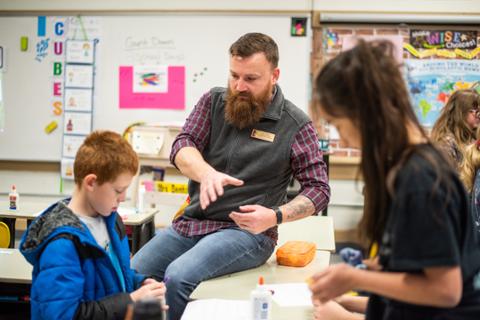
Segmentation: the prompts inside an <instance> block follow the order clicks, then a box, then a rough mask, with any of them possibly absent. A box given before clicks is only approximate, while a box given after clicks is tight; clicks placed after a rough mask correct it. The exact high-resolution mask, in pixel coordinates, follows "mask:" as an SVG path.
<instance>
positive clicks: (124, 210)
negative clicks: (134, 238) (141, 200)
mask: <svg viewBox="0 0 480 320" xmlns="http://www.w3.org/2000/svg"><path fill="white" fill-rule="evenodd" d="M117 212H118V214H119V215H120V217H122V218H123V219H125V218H127V217H128V216H131V215H134V214H137V213H138V210H137V208H135V207H122V206H120V207H118V209H117Z"/></svg>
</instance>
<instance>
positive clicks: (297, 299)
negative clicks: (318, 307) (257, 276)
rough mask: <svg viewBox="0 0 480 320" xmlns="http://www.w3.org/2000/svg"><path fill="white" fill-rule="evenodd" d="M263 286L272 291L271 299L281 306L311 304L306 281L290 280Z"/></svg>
mask: <svg viewBox="0 0 480 320" xmlns="http://www.w3.org/2000/svg"><path fill="white" fill-rule="evenodd" d="M265 288H267V289H268V290H272V291H273V295H272V300H273V301H275V303H277V304H278V305H279V306H281V307H303V306H312V305H313V304H312V292H311V291H310V290H309V289H308V286H307V284H306V283H303V282H294V283H293V282H292V283H282V284H268V285H265Z"/></svg>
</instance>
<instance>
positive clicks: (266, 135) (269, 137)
mask: <svg viewBox="0 0 480 320" xmlns="http://www.w3.org/2000/svg"><path fill="white" fill-rule="evenodd" d="M250 137H252V138H255V139H260V140H263V141H268V142H273V140H275V134H273V133H270V132H267V131H262V130H257V129H253V130H252V134H251V135H250Z"/></svg>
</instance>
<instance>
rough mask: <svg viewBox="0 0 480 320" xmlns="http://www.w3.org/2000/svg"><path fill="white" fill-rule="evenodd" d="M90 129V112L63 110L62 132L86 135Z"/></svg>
mask: <svg viewBox="0 0 480 320" xmlns="http://www.w3.org/2000/svg"><path fill="white" fill-rule="evenodd" d="M91 131H92V114H91V113H80V112H65V117H64V123H63V133H64V134H82V135H87V134H89V133H90V132H91Z"/></svg>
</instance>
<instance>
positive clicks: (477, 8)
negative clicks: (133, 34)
mask: <svg viewBox="0 0 480 320" xmlns="http://www.w3.org/2000/svg"><path fill="white" fill-rule="evenodd" d="M144 10H147V11H149V12H151V11H152V10H158V11H209V12H212V11H219V12H221V11H229V12H242V11H243V12H245V11H266V12H272V13H274V12H310V11H312V10H314V11H337V12H391V13H393V12H394V13H437V14H438V13H441V14H457V13H464V14H479V13H480V5H479V2H478V0H423V1H418V0H403V1H398V0H383V1H378V0H364V1H358V0H336V1H331V0H281V1H278V0H262V1H258V0H241V1H238V0H202V1H199V0H115V1H111V0H83V1H77V0H15V1H12V0H0V12H1V11H3V12H21V11H25V12H32V11H48V12H55V11H95V12H100V11H104V12H116V11H130V12H134V11H144Z"/></svg>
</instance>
